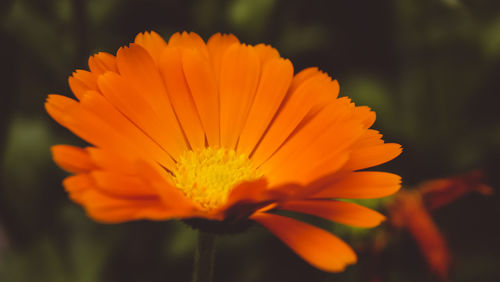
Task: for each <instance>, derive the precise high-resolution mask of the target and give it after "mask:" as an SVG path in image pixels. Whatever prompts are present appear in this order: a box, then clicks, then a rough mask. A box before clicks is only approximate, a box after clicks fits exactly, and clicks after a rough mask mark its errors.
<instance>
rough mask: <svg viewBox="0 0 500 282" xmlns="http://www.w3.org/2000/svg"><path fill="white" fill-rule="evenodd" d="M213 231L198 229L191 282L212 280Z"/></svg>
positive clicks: (213, 256) (208, 281) (210, 281)
mask: <svg viewBox="0 0 500 282" xmlns="http://www.w3.org/2000/svg"><path fill="white" fill-rule="evenodd" d="M215 237H216V235H215V234H213V233H207V232H203V231H198V245H197V246H196V251H195V253H194V271H193V282H212V280H213V279H212V278H213V273H214V258H215Z"/></svg>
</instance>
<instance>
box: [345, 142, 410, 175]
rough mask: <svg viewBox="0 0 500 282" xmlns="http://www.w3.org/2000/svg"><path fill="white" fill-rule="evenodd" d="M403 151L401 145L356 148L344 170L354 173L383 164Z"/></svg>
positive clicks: (386, 144) (387, 144)
mask: <svg viewBox="0 0 500 282" xmlns="http://www.w3.org/2000/svg"><path fill="white" fill-rule="evenodd" d="M401 151H402V149H401V145H399V144H395V143H385V144H381V145H375V146H370V147H360V148H354V149H353V151H352V152H351V156H350V158H349V160H348V161H347V163H346V164H345V166H344V168H343V169H345V170H351V171H353V170H360V169H364V168H369V167H373V166H376V165H379V164H383V163H386V162H388V161H390V160H392V159H394V158H395V157H397V156H399V154H401Z"/></svg>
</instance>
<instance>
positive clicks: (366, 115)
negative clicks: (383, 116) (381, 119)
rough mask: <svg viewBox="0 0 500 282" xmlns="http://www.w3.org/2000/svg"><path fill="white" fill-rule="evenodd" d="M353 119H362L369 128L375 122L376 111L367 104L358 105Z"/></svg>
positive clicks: (364, 125)
mask: <svg viewBox="0 0 500 282" xmlns="http://www.w3.org/2000/svg"><path fill="white" fill-rule="evenodd" d="M352 118H353V119H357V120H360V121H361V122H362V124H363V127H364V128H369V127H370V126H372V125H373V123H374V122H375V118H376V115H375V112H374V111H372V110H371V109H370V107H367V106H358V107H355V108H354V112H353V117H352Z"/></svg>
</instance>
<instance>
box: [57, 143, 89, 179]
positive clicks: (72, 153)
mask: <svg viewBox="0 0 500 282" xmlns="http://www.w3.org/2000/svg"><path fill="white" fill-rule="evenodd" d="M50 149H51V151H52V158H53V159H54V161H55V162H56V163H57V165H58V166H60V167H61V168H63V169H64V170H66V171H68V172H73V173H81V172H87V171H89V170H92V169H95V168H96V166H95V164H94V163H93V162H92V160H91V159H90V155H89V153H88V152H87V151H86V150H85V149H82V148H78V147H75V146H69V145H55V146H52V147H51V148H50Z"/></svg>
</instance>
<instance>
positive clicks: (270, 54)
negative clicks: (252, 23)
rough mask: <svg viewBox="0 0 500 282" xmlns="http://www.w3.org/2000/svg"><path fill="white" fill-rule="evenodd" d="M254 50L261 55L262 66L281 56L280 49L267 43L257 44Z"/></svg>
mask: <svg viewBox="0 0 500 282" xmlns="http://www.w3.org/2000/svg"><path fill="white" fill-rule="evenodd" d="M254 50H255V52H257V55H259V58H260V62H261V65H262V66H265V65H266V64H267V63H268V62H270V61H272V60H274V59H279V58H280V53H279V52H278V50H276V49H275V48H273V47H271V46H269V45H266V44H257V45H255V47H254Z"/></svg>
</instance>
